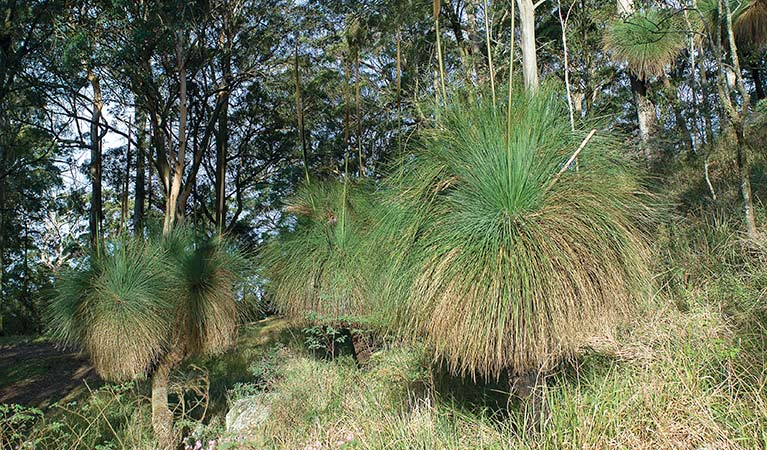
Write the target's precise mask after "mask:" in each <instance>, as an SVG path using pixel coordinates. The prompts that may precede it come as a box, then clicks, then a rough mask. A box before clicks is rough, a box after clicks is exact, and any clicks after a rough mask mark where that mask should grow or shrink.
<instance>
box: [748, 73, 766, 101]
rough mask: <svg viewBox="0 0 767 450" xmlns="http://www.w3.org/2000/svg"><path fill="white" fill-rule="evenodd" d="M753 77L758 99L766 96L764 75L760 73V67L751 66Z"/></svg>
mask: <svg viewBox="0 0 767 450" xmlns="http://www.w3.org/2000/svg"><path fill="white" fill-rule="evenodd" d="M751 78H753V80H754V94H756V101H759V100H761V99H763V98H764V86H762V76H761V74H760V73H759V67H752V68H751Z"/></svg>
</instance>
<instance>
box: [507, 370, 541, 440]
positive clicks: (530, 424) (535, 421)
mask: <svg viewBox="0 0 767 450" xmlns="http://www.w3.org/2000/svg"><path fill="white" fill-rule="evenodd" d="M508 374H509V392H510V393H511V395H513V396H514V397H516V398H517V399H519V401H520V402H521V404H522V414H523V419H524V424H525V427H526V429H527V430H526V431H527V432H528V433H535V432H536V431H538V430H540V428H541V425H542V423H543V419H544V417H545V414H546V402H545V396H544V389H545V386H546V380H545V378H544V377H542V376H539V375H540V374H539V373H538V372H536V371H531V372H528V373H525V374H523V375H518V374H516V373H514V372H513V371H512V370H509V372H508Z"/></svg>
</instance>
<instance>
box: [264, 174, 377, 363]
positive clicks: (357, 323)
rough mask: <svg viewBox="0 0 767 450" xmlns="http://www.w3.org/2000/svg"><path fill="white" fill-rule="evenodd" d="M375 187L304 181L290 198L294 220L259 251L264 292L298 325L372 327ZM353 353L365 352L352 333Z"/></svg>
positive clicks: (288, 204) (287, 208)
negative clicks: (368, 246)
mask: <svg viewBox="0 0 767 450" xmlns="http://www.w3.org/2000/svg"><path fill="white" fill-rule="evenodd" d="M371 191H372V187H371V186H369V185H368V184H367V183H365V182H352V181H350V180H348V179H347V180H346V181H343V182H338V181H335V180H328V181H317V180H313V181H312V182H311V183H309V184H304V185H303V186H301V187H300V188H299V189H298V191H297V192H296V193H295V194H294V195H293V196H292V197H291V198H289V199H288V200H287V201H286V206H285V209H284V212H285V213H286V214H288V215H290V216H292V217H293V218H294V219H295V222H294V223H293V224H292V226H291V227H290V229H288V230H284V231H283V232H282V233H281V234H280V235H279V236H277V237H275V238H274V239H273V240H272V241H271V242H270V243H269V244H268V245H267V246H266V247H265V248H264V249H263V250H262V251H261V253H260V258H259V259H260V261H259V262H260V264H259V266H260V267H261V269H262V270H263V275H264V278H266V279H267V280H268V283H267V285H266V292H267V293H268V295H269V299H270V300H271V301H272V302H273V303H274V304H275V306H276V307H277V309H278V310H279V311H280V312H281V313H282V314H285V315H286V316H287V317H289V318H291V319H292V320H294V321H296V322H297V323H305V324H309V323H311V324H326V325H330V326H331V327H332V328H334V329H338V330H348V329H353V328H359V327H364V326H367V325H369V324H370V323H371V322H372V317H373V315H374V313H375V310H374V308H373V307H372V303H371V301H370V300H371V295H370V291H369V288H368V284H367V280H366V277H365V274H366V272H365V269H364V268H365V267H366V266H367V264H368V263H369V261H370V259H371V258H375V255H374V254H370V253H368V254H366V253H364V249H365V247H364V246H363V243H364V242H365V240H366V239H367V235H368V234H369V232H370V229H371V226H372V220H373V210H374V202H373V199H372V197H371ZM351 337H352V341H353V345H354V350H355V354H356V356H357V357H358V359H360V360H362V361H364V359H365V355H366V351H365V349H364V346H362V345H361V344H362V343H361V342H360V341H359V340H358V339H357V338H358V337H360V335H359V334H358V333H352V335H351Z"/></svg>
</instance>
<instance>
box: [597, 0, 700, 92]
mask: <svg viewBox="0 0 767 450" xmlns="http://www.w3.org/2000/svg"><path fill="white" fill-rule="evenodd" d="M687 28H688V26H687V25H686V24H685V21H684V19H683V17H682V16H681V15H680V14H678V13H673V12H670V11H665V10H657V9H646V10H641V11H637V12H634V13H633V14H631V15H629V16H626V17H621V18H618V19H615V20H614V21H613V22H612V23H611V24H610V25H609V26H608V27H607V30H606V32H605V35H604V45H605V49H606V50H607V51H608V52H609V53H610V54H611V55H612V57H613V58H614V59H615V60H616V61H620V62H625V63H626V64H627V65H628V69H629V70H630V71H631V72H632V73H633V74H634V75H636V76H637V77H638V78H640V79H643V80H646V79H648V78H650V77H653V76H661V75H663V73H664V70H666V68H667V67H669V66H670V65H671V64H673V62H674V60H676V58H677V56H679V54H680V53H681V52H682V51H683V50H684V49H685V47H686V45H687V40H686V38H687Z"/></svg>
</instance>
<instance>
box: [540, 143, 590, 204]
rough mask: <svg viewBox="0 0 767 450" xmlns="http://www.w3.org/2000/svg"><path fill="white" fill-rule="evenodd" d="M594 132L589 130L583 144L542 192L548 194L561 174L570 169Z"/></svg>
mask: <svg viewBox="0 0 767 450" xmlns="http://www.w3.org/2000/svg"><path fill="white" fill-rule="evenodd" d="M596 132H597V129H596V128H594V129H593V130H591V132H590V133H589V134H588V136H586V139H584V140H583V142H581V145H580V146H579V147H578V150H576V151H575V153H573V156H571V157H570V159H568V160H567V163H565V165H564V166H563V167H562V169H560V170H559V173H558V174H557V175H556V176H555V177H554V179H553V180H551V183H549V185H548V186H546V189H544V190H543V192H544V193H546V192H548V191H549V189H551V187H552V186H554V183H556V182H557V181H559V177H561V176H562V174H563V173H565V172H566V171H567V168H568V167H570V164H572V163H573V161H575V158H577V157H578V154H580V152H581V150H583V148H584V147H586V144H588V143H589V141H590V140H591V137H592V136H594V133H596Z"/></svg>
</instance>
